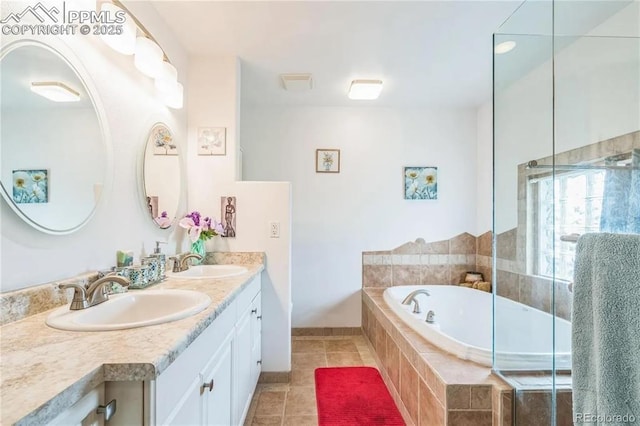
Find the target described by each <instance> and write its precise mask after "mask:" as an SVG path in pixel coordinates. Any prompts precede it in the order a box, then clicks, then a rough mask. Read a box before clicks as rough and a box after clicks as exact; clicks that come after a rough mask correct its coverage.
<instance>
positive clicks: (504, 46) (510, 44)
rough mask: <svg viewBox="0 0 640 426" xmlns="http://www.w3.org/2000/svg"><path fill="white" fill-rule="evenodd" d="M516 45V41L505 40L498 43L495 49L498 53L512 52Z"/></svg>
mask: <svg viewBox="0 0 640 426" xmlns="http://www.w3.org/2000/svg"><path fill="white" fill-rule="evenodd" d="M515 47H516V42H515V41H512V40H509V41H503V42H502V43H498V44H496V47H494V48H493V51H494V52H495V53H496V55H502V54H504V53H507V52H511V51H512V50H513V49H514V48H515Z"/></svg>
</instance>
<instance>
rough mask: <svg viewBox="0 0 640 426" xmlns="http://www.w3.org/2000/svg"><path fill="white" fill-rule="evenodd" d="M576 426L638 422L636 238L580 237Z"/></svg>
mask: <svg viewBox="0 0 640 426" xmlns="http://www.w3.org/2000/svg"><path fill="white" fill-rule="evenodd" d="M571 340H572V348H573V353H572V361H573V362H572V364H573V366H572V377H573V414H574V417H573V418H574V422H575V424H576V425H579V424H582V423H588V424H591V425H593V424H598V425H605V424H606V425H639V424H640V235H623V234H608V233H600V234H585V235H583V236H582V237H580V238H579V239H578V244H577V248H576V265H575V274H574V287H573V315H572V338H571Z"/></svg>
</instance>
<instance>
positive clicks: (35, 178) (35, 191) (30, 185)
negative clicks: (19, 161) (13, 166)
mask: <svg viewBox="0 0 640 426" xmlns="http://www.w3.org/2000/svg"><path fill="white" fill-rule="evenodd" d="M12 177H13V202H14V203H16V204H35V203H48V202H49V171H48V170H46V169H25V170H13V171H12Z"/></svg>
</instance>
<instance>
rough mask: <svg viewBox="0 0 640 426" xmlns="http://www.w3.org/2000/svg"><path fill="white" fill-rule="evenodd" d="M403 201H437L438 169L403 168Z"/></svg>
mask: <svg viewBox="0 0 640 426" xmlns="http://www.w3.org/2000/svg"><path fill="white" fill-rule="evenodd" d="M404 199H405V200H437V199H438V168H437V167H405V168H404Z"/></svg>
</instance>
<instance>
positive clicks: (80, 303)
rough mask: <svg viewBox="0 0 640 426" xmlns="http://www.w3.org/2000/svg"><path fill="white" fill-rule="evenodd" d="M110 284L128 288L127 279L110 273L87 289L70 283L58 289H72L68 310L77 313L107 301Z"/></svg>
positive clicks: (61, 285)
mask: <svg viewBox="0 0 640 426" xmlns="http://www.w3.org/2000/svg"><path fill="white" fill-rule="evenodd" d="M111 283H118V284H120V285H121V286H123V287H128V286H129V279H128V278H125V277H121V276H119V275H114V273H113V272H112V273H111V274H108V275H105V276H104V277H102V278H100V279H97V280H96V281H94V282H93V283H91V284H90V285H89V286H87V287H85V286H84V285H82V284H77V283H71V284H60V285H59V286H58V288H60V289H63V290H64V289H67V288H72V289H74V292H73V300H72V301H71V306H69V309H71V310H72V311H77V310H80V309H87V308H90V307H92V306H95V305H98V304H100V303H102V302H106V301H107V300H109V291H108V290H107V284H111Z"/></svg>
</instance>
